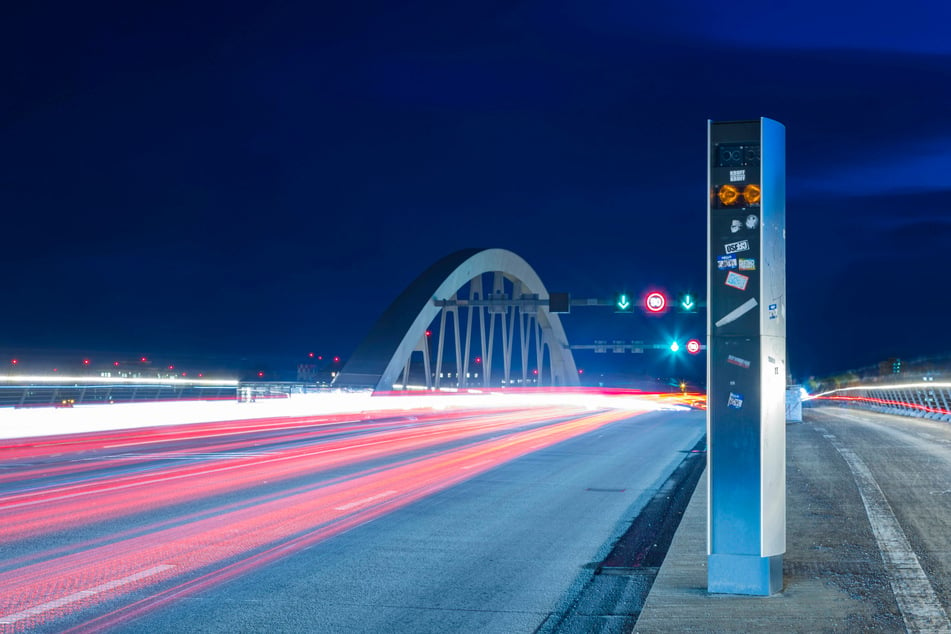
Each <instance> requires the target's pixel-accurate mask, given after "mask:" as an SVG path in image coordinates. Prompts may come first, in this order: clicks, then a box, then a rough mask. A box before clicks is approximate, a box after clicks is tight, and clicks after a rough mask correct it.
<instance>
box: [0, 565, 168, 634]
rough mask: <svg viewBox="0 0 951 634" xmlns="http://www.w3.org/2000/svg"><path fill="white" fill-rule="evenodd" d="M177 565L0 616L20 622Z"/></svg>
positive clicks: (1, 620) (9, 621) (6, 622)
mask: <svg viewBox="0 0 951 634" xmlns="http://www.w3.org/2000/svg"><path fill="white" fill-rule="evenodd" d="M174 567H175V566H172V565H169V564H163V565H161V566H154V567H152V568H149V569H147V570H143V571H141V572H137V573H135V574H134V575H129V576H128V577H122V578H121V579H113V580H112V581H107V582H106V583H101V584H99V585H98V586H94V587H92V588H89V589H88V590H80V591H79V592H74V593H72V594H69V595H66V596H65V597H60V598H59V599H53V600H52V601H47V602H46V603H41V604H40V605H34V606H33V607H32V608H27V609H26V610H23V611H21V612H16V613H15V614H7V615H6V616H0V624H3V625H10V624H13V623H18V622H20V621H22V620H24V619H28V618H30V617H33V616H39V615H41V614H44V613H46V612H49V611H50V610H55V609H57V608H61V607H64V606H67V605H70V604H72V603H76V602H77V601H82V600H83V599H86V598H88V597H94V596H96V595H97V594H101V593H103V592H108V591H109V590H114V589H116V588H118V587H121V586H124V585H127V584H130V583H134V582H136V581H139V580H140V579H145V578H146V577H152V576H154V575H157V574H159V573H162V572H165V571H166V570H169V569H171V568H174Z"/></svg>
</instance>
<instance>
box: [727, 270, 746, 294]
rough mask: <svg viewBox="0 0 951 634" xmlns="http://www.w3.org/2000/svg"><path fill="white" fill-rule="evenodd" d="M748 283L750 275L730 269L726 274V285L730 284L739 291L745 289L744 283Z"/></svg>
mask: <svg viewBox="0 0 951 634" xmlns="http://www.w3.org/2000/svg"><path fill="white" fill-rule="evenodd" d="M749 283H750V276H749V275H743V274H741V273H737V272H736V271H730V272H729V273H727V274H726V282H724V284H726V285H727V286H732V287H733V288H738V289H740V290H741V291H745V290H746V285H747V284H749Z"/></svg>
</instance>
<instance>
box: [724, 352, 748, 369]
mask: <svg viewBox="0 0 951 634" xmlns="http://www.w3.org/2000/svg"><path fill="white" fill-rule="evenodd" d="M726 362H727V363H732V364H733V365H738V366H740V367H741V368H743V369H746V370H749V369H750V362H749V361H748V360H746V359H743V358H741V357H737V356H734V355H732V354H731V355H729V356H728V357H727V358H726Z"/></svg>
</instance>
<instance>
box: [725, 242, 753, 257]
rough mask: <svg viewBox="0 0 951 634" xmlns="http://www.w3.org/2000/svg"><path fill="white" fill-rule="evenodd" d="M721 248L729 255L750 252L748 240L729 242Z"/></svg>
mask: <svg viewBox="0 0 951 634" xmlns="http://www.w3.org/2000/svg"><path fill="white" fill-rule="evenodd" d="M723 248H724V249H726V252H727V253H728V254H729V253H739V252H741V251H749V250H750V241H749V240H739V241H737V242H730V243H728V244H724V245H723Z"/></svg>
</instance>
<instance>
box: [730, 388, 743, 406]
mask: <svg viewBox="0 0 951 634" xmlns="http://www.w3.org/2000/svg"><path fill="white" fill-rule="evenodd" d="M726 406H727V407H732V408H733V409H740V408H741V407H743V395H742V394H736V393H734V392H730V399H729V400H728V401H727V402H726Z"/></svg>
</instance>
